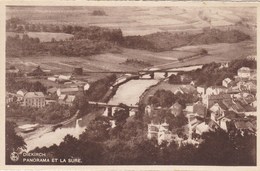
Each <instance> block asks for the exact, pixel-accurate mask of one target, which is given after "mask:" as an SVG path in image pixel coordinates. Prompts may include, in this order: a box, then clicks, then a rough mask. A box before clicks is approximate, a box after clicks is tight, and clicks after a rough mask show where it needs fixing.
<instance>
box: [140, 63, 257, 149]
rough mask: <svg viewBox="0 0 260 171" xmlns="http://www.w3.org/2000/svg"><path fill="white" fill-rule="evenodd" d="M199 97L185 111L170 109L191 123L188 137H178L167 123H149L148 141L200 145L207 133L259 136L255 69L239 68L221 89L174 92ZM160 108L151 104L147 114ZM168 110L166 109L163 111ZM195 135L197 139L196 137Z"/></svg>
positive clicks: (186, 131) (175, 106) (178, 107)
mask: <svg viewBox="0 0 260 171" xmlns="http://www.w3.org/2000/svg"><path fill="white" fill-rule="evenodd" d="M178 92H180V93H183V94H191V93H192V94H194V93H195V94H196V95H197V96H198V97H199V98H198V99H200V100H198V101H197V102H196V103H194V104H186V108H185V109H183V108H182V107H181V105H180V104H178V103H175V104H173V105H172V106H171V107H170V108H168V109H167V110H168V111H170V113H171V114H173V115H174V116H178V115H184V116H185V117H186V118H187V119H188V124H187V125H185V126H184V127H183V130H184V131H183V132H184V135H186V138H184V137H179V136H178V135H177V134H176V133H173V132H172V131H171V130H169V125H168V124H167V121H164V123H153V121H152V123H150V124H148V134H147V137H148V138H149V139H151V138H155V139H157V140H158V144H161V143H162V142H164V141H166V142H168V143H169V142H172V141H175V142H177V143H178V144H179V145H181V144H186V143H192V144H195V145H198V144H199V143H200V142H201V141H202V139H200V136H201V135H202V134H203V133H204V132H208V131H214V130H216V129H222V130H224V131H226V132H231V131H233V132H236V133H239V134H241V135H243V134H244V132H245V131H246V132H248V133H250V134H256V115H257V114H256V109H257V99H256V70H252V69H250V68H248V67H242V68H240V69H238V71H237V75H236V76H235V77H234V78H233V79H231V78H225V79H224V80H223V81H222V86H210V87H204V86H197V87H195V86H194V85H190V84H189V85H183V86H181V87H180V88H179V89H178V90H176V92H175V93H178ZM159 110H161V108H160V107H153V106H152V105H148V106H146V108H145V113H146V114H147V115H149V116H152V115H153V114H156V113H157V112H158V111H159ZM164 110H165V109H164ZM194 135H196V136H194Z"/></svg>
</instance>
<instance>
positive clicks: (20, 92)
mask: <svg viewBox="0 0 260 171" xmlns="http://www.w3.org/2000/svg"><path fill="white" fill-rule="evenodd" d="M26 93H28V91H27V90H25V89H21V90H18V91H17V93H16V94H17V95H21V96H25V94H26Z"/></svg>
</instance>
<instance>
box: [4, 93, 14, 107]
mask: <svg viewBox="0 0 260 171" xmlns="http://www.w3.org/2000/svg"><path fill="white" fill-rule="evenodd" d="M14 97H16V94H13V93H6V95H5V103H6V104H8V103H11V102H13V101H15V99H14Z"/></svg>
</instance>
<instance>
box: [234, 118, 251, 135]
mask: <svg viewBox="0 0 260 171" xmlns="http://www.w3.org/2000/svg"><path fill="white" fill-rule="evenodd" d="M234 125H235V128H236V129H237V130H239V131H241V132H244V131H246V130H248V131H252V132H254V129H253V125H252V124H250V122H248V121H245V120H238V121H235V122H234Z"/></svg>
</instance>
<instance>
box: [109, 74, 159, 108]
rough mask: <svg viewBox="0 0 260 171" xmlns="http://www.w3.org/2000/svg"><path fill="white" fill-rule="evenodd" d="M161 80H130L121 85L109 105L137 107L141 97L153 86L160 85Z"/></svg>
mask: <svg viewBox="0 0 260 171" xmlns="http://www.w3.org/2000/svg"><path fill="white" fill-rule="evenodd" d="M158 82H159V80H156V79H154V80H142V79H141V80H130V81H128V82H127V83H125V84H123V85H121V86H120V87H119V88H118V90H117V92H116V94H115V95H114V97H112V98H111V100H110V101H109V102H108V103H109V104H119V103H124V104H126V105H129V106H131V105H136V103H138V102H139V97H140V96H141V95H142V93H143V92H144V91H145V90H146V89H147V88H148V87H150V86H151V85H154V84H156V83H158Z"/></svg>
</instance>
